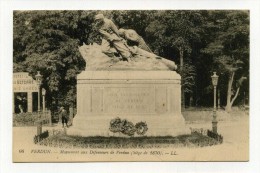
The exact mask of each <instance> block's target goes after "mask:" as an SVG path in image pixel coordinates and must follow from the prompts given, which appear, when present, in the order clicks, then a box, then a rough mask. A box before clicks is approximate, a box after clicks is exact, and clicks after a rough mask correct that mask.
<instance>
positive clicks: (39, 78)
mask: <svg viewBox="0 0 260 173" xmlns="http://www.w3.org/2000/svg"><path fill="white" fill-rule="evenodd" d="M35 78H36V82H37V84H38V89H39V91H38V112H40V92H41V84H42V75H41V74H40V71H37V74H36V75H35Z"/></svg>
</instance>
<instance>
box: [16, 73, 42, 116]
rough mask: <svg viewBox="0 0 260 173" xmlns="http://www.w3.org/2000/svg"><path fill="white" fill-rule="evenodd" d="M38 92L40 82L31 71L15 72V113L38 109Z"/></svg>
mask: <svg viewBox="0 0 260 173" xmlns="http://www.w3.org/2000/svg"><path fill="white" fill-rule="evenodd" d="M38 92H39V88H38V84H37V82H36V80H34V79H33V78H32V77H31V76H29V73H27V72H19V73H13V113H23V112H35V111H37V110H38V109H37V108H38Z"/></svg>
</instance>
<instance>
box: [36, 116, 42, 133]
mask: <svg viewBox="0 0 260 173" xmlns="http://www.w3.org/2000/svg"><path fill="white" fill-rule="evenodd" d="M41 133H42V121H41V120H39V121H38V122H37V135H40V134H41Z"/></svg>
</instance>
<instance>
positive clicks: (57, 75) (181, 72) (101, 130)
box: [12, 9, 250, 163]
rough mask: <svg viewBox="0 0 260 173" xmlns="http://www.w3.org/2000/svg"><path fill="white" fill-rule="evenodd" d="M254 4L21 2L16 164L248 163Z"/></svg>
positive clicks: (16, 21)
mask: <svg viewBox="0 0 260 173" xmlns="http://www.w3.org/2000/svg"><path fill="white" fill-rule="evenodd" d="M249 31H250V10H240V9H238V10H14V11H13V40H12V41H13V69H12V70H13V80H12V81H13V93H12V112H13V113H12V140H13V144H12V147H13V150H12V155H13V162H15V163H16V162H104V161H105V162H122V161H131V162H132V161H135V162H136V161H142V162H148V161H155V162H164V161H171V162H175V161H190V162H194V161H207V162H213V161H243V162H247V161H249V139H250V138H249V127H250V123H249V118H250V114H249V110H250V102H249V99H250V98H249V95H250V89H249V83H250V73H249V71H250V67H249V66H250V56H249V55H250V54H249V46H250V44H249V43H250V32H249Z"/></svg>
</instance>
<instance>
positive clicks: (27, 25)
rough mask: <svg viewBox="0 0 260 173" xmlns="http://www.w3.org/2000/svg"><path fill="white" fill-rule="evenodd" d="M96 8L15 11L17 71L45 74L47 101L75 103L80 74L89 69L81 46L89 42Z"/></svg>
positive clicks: (15, 59) (44, 82)
mask: <svg viewBox="0 0 260 173" xmlns="http://www.w3.org/2000/svg"><path fill="white" fill-rule="evenodd" d="M93 15H94V12H86V11H22V12H20V11H15V12H14V39H13V42H14V72H18V71H27V72H29V73H30V74H31V75H32V76H35V74H36V71H41V74H42V75H43V87H44V88H45V89H46V90H47V93H48V95H46V97H47V102H48V103H49V104H51V103H53V102H55V103H56V102H60V103H59V104H63V105H75V102H76V75H77V74H78V73H80V72H81V71H82V70H84V69H85V61H84V59H83V58H82V57H81V55H80V53H79V51H78V46H79V45H80V44H82V43H83V42H88V41H89V40H88V38H86V36H87V37H88V36H89V35H90V33H91V29H92V28H91V25H89V24H90V23H92V22H93V21H91V20H93Z"/></svg>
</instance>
